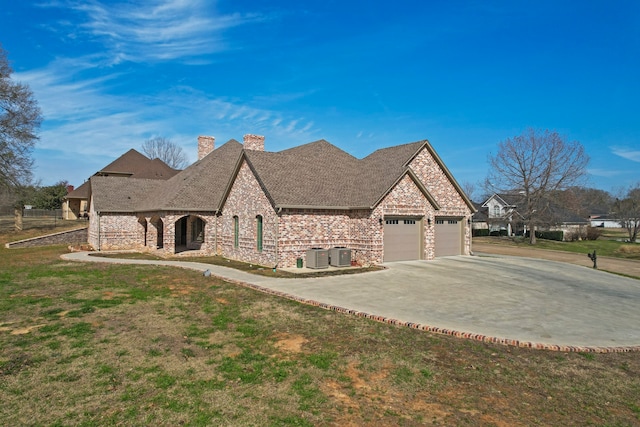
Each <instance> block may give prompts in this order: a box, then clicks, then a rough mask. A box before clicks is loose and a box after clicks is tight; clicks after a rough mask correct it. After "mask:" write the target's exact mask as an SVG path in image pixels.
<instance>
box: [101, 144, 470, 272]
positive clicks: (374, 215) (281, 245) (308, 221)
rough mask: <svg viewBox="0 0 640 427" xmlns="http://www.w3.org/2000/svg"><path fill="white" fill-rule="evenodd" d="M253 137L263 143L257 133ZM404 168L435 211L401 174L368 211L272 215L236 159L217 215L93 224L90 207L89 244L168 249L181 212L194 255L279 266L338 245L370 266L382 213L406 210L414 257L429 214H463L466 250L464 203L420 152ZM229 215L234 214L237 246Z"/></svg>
mask: <svg viewBox="0 0 640 427" xmlns="http://www.w3.org/2000/svg"><path fill="white" fill-rule="evenodd" d="M247 137H249V139H251V138H252V137H255V138H256V139H258V140H260V138H262V137H257V136H255V135H246V136H245V145H246V144H247ZM261 141H262V143H264V138H262V139H261ZM253 142H255V141H253ZM245 148H246V147H245ZM258 148H259V147H258ZM262 148H263V147H262ZM410 166H411V169H412V170H413V171H414V172H415V174H416V176H418V177H419V179H420V180H421V181H422V183H423V184H424V186H425V187H426V188H427V189H428V191H429V192H430V194H431V195H432V196H433V197H434V198H435V199H436V201H437V202H438V203H439V205H440V207H441V209H440V210H438V211H436V210H435V208H434V207H433V206H431V204H430V203H429V201H428V200H427V199H426V197H425V196H424V195H423V194H422V192H421V191H420V189H419V188H418V186H417V185H416V183H415V182H414V181H413V179H412V178H411V177H410V176H409V175H406V176H405V177H404V178H402V179H401V180H400V181H399V182H398V184H397V185H396V186H395V187H394V188H393V189H391V191H390V192H389V193H388V194H387V195H386V196H385V197H384V198H383V199H382V201H381V202H380V203H379V204H378V206H376V207H375V208H374V209H373V210H369V209H364V210H350V211H344V210H328V209H327V210H323V209H315V210H311V209H284V210H282V211H281V212H278V213H276V211H275V210H274V208H273V206H272V204H271V202H270V200H269V199H268V198H267V196H266V194H265V193H264V191H263V189H262V188H261V186H260V184H259V182H258V181H257V179H256V177H255V176H254V174H253V172H252V171H251V169H250V168H249V166H248V165H247V164H246V162H244V163H243V164H242V165H241V167H240V170H239V171H238V174H237V176H236V178H235V181H234V183H233V185H232V187H231V190H230V192H229V194H228V196H227V199H226V202H225V205H224V208H223V211H222V213H221V214H220V215H218V216H216V215H215V214H214V213H212V212H180V211H176V212H149V213H145V214H141V215H140V216H139V217H138V216H136V215H134V214H109V215H102V217H101V218H100V221H99V222H100V224H99V228H98V224H97V221H95V219H96V215H95V212H91V214H92V215H91V219H92V220H91V221H90V227H89V243H90V244H92V245H93V246H94V247H96V248H97V247H98V246H97V243H100V246H101V249H103V250H105V249H131V248H137V249H139V248H144V247H145V245H146V247H147V248H155V247H156V246H157V243H158V235H159V233H161V234H160V235H161V237H162V241H163V245H162V246H163V249H164V252H166V253H175V252H176V229H177V227H178V224H179V221H180V220H181V218H185V217H186V218H187V242H186V247H187V248H189V249H199V250H200V251H201V253H209V254H218V255H222V256H224V257H227V258H230V259H236V260H241V261H245V262H250V263H254V264H258V265H264V266H269V267H273V266H275V265H277V266H278V267H279V268H286V267H295V266H296V261H297V259H298V258H303V259H304V258H305V255H306V251H307V249H309V248H312V247H322V248H325V249H328V248H332V247H335V246H345V247H348V248H350V249H352V260H354V261H356V262H357V263H358V264H360V265H370V264H377V263H381V262H383V259H384V219H385V217H393V216H396V217H397V216H411V217H416V218H421V219H422V220H423V221H422V230H423V241H422V247H423V251H422V253H421V256H420V257H421V258H422V259H427V260H430V259H433V258H434V257H435V218H436V217H451V218H453V217H455V218H462V219H463V227H464V231H463V235H464V245H463V253H465V254H469V253H470V248H471V227H470V226H469V225H468V223H467V221H466V220H467V219H469V218H471V210H470V208H469V207H468V206H467V205H466V203H465V202H464V200H463V198H462V197H461V196H460V194H459V193H458V192H457V190H456V189H455V187H454V186H453V185H452V184H451V182H449V180H448V179H447V177H446V175H445V174H444V172H443V171H442V170H441V169H440V167H439V166H438V164H437V163H436V161H435V159H434V158H433V157H432V156H431V154H430V153H429V152H428V150H426V149H424V150H422V151H421V152H420V153H418V155H417V156H416V157H415V158H414V159H413V160H412V162H411V164H410ZM92 205H93V204H92ZM257 216H261V217H262V233H263V237H262V250H261V251H260V250H259V249H258V247H257V240H258V239H257V219H256V218H257ZM234 217H237V218H238V232H239V235H238V244H237V246H236V244H235V239H234ZM196 218H199V219H200V220H202V221H203V222H204V224H203V230H204V240H203V241H202V242H201V243H200V242H194V241H193V239H192V235H191V227H192V226H193V225H194V224H195V222H194V221H195V220H196ZM380 220H382V223H381V221H380ZM429 220H430V221H429ZM145 225H146V234H145ZM98 231H99V233H100V236H99V237H98Z"/></svg>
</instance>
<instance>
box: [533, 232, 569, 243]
mask: <svg viewBox="0 0 640 427" xmlns="http://www.w3.org/2000/svg"><path fill="white" fill-rule="evenodd" d="M536 237H537V238H539V239H546V240H557V241H559V242H562V241H563V240H564V231H561V230H558V231H536Z"/></svg>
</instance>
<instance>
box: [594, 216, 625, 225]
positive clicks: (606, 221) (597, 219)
mask: <svg viewBox="0 0 640 427" xmlns="http://www.w3.org/2000/svg"><path fill="white" fill-rule="evenodd" d="M589 223H590V224H591V226H592V227H601V228H623V227H622V220H620V219H618V218H614V217H611V215H608V214H604V215H591V216H590V217H589Z"/></svg>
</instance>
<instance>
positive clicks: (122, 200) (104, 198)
mask: <svg viewBox="0 0 640 427" xmlns="http://www.w3.org/2000/svg"><path fill="white" fill-rule="evenodd" d="M163 184H164V181H162V180H158V179H139V178H138V179H136V178H131V179H123V178H121V177H115V176H92V177H91V189H92V194H93V209H94V210H95V211H97V212H136V211H138V210H139V206H138V205H139V202H140V201H141V200H143V199H144V198H145V197H146V196H147V195H148V194H149V193H150V192H153V190H155V189H156V188H158V187H161V186H162V185H163Z"/></svg>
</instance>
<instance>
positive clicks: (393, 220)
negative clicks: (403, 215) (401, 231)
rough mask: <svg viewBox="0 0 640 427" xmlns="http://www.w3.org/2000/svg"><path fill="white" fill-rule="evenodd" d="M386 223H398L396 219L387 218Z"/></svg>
mask: <svg viewBox="0 0 640 427" xmlns="http://www.w3.org/2000/svg"><path fill="white" fill-rule="evenodd" d="M386 223H387V224H391V225H395V224H398V220H397V219H388V220H387V221H386Z"/></svg>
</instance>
